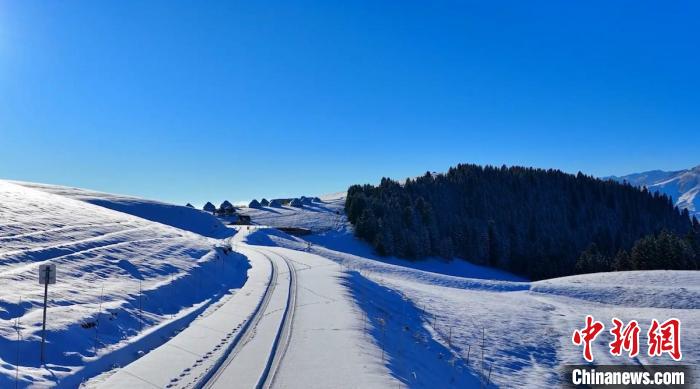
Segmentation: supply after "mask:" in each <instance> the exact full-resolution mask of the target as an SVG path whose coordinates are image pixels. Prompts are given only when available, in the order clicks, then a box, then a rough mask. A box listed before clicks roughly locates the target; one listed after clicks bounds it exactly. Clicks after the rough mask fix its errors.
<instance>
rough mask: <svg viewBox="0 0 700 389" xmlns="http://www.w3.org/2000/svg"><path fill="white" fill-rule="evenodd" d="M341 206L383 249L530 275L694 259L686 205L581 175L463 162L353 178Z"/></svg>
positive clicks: (699, 231) (695, 228)
mask: <svg viewBox="0 0 700 389" xmlns="http://www.w3.org/2000/svg"><path fill="white" fill-rule="evenodd" d="M345 211H346V213H347V215H348V219H349V220H350V222H351V223H352V224H353V225H354V227H355V234H356V235H357V236H358V237H359V238H361V239H363V240H365V241H367V242H368V243H370V244H371V245H372V246H373V247H374V249H375V250H376V251H377V253H379V254H380V255H385V256H398V257H402V258H408V259H419V258H424V257H427V256H441V257H445V258H453V257H460V258H464V259H467V260H469V261H471V262H474V263H477V264H485V265H489V266H495V267H499V268H502V269H505V270H508V271H511V272H514V273H517V274H521V275H525V276H527V277H529V278H531V279H542V278H549V277H557V276H563V275H571V274H578V273H584V272H593V271H609V270H631V269H696V268H698V263H699V262H700V259H699V258H700V244H699V242H700V224H699V223H698V220H697V219H696V218H692V219H691V218H690V216H689V214H688V211H687V210H679V209H678V208H676V207H674V205H673V203H672V200H671V198H669V197H668V196H666V195H663V194H659V193H656V192H655V193H651V192H649V191H648V190H647V189H645V188H644V189H639V188H636V187H633V186H632V185H630V184H628V183H617V182H614V181H612V180H601V179H598V178H595V177H592V176H588V175H584V174H582V173H578V174H576V175H572V174H567V173H564V172H561V171H559V170H553V169H549V170H544V169H535V168H527V167H518V166H514V167H506V166H502V167H493V166H478V165H473V164H460V165H458V166H456V167H453V168H450V169H449V170H448V172H447V173H444V174H431V173H429V172H428V173H426V174H425V175H423V176H421V177H417V178H414V179H407V180H406V181H405V182H403V183H399V182H397V181H394V180H391V179H389V178H383V179H382V180H381V182H380V184H379V185H377V186H374V185H353V186H351V187H350V188H349V189H348V195H347V199H346V203H345Z"/></svg>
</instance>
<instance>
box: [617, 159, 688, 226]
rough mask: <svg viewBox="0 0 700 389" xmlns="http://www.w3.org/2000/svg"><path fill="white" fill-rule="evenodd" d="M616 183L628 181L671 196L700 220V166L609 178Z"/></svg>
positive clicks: (676, 202)
mask: <svg viewBox="0 0 700 389" xmlns="http://www.w3.org/2000/svg"><path fill="white" fill-rule="evenodd" d="M607 178H610V179H613V180H615V181H619V182H623V181H627V182H629V183H630V184H632V185H635V186H639V187H646V188H647V189H649V190H650V191H651V192H656V191H658V192H661V193H665V194H666V195H668V196H671V198H672V199H673V202H674V203H675V204H676V205H677V206H678V208H681V209H688V212H690V214H691V215H695V216H697V217H698V218H700V165H698V166H696V167H694V168H691V169H686V170H679V171H675V172H665V171H662V170H652V171H648V172H643V173H634V174H629V175H626V176H622V177H617V176H612V177H607Z"/></svg>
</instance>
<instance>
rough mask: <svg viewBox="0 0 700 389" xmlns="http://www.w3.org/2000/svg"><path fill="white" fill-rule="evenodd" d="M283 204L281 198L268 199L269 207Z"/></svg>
mask: <svg viewBox="0 0 700 389" xmlns="http://www.w3.org/2000/svg"><path fill="white" fill-rule="evenodd" d="M283 204H284V201H283V200H282V199H272V200H270V206H271V207H277V208H279V207H281V206H282V205H283Z"/></svg>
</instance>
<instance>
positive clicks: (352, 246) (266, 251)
mask: <svg viewBox="0 0 700 389" xmlns="http://www.w3.org/2000/svg"><path fill="white" fill-rule="evenodd" d="M343 203H344V197H343V194H336V195H333V196H327V197H325V198H323V202H322V203H316V204H313V205H311V206H308V205H305V206H304V207H303V208H301V209H300V208H293V207H278V208H269V207H268V208H263V209H246V210H245V211H244V212H245V213H246V214H248V215H250V216H251V217H252V220H253V223H255V224H256V225H255V226H250V227H246V226H240V227H236V230H234V229H233V228H231V227H226V226H223V225H221V224H220V223H218V220H216V219H214V218H212V217H211V216H210V215H208V214H205V213H202V212H200V211H196V210H191V209H189V208H187V209H185V210H182V209H180V208H184V207H178V206H172V205H168V204H163V203H158V202H152V201H147V200H139V199H135V198H131V197H125V196H114V195H109V194H100V193H96V192H90V191H85V190H80V189H72V188H63V187H55V186H46V185H37V184H27V183H22V185H18V184H16V183H10V182H4V181H0V216H1V217H2V219H0V220H2V223H1V224H0V282H2V285H3V288H2V289H0V387H8V386H10V387H11V386H14V384H15V377H17V378H18V380H19V386H20V387H25V386H39V387H41V386H52V385H58V386H61V387H75V386H77V385H79V384H80V383H81V382H82V383H83V386H85V387H90V388H92V387H98V388H100V387H133V388H140V387H160V388H189V387H227V388H228V387H255V386H260V387H283V388H329V387H332V388H336V387H337V388H344V387H378V388H380V387H381V388H384V387H412V388H436V387H439V388H443V387H444V388H448V387H455V388H464V387H481V386H488V387H550V386H558V385H559V384H560V383H561V376H560V368H561V366H562V365H566V364H579V363H582V362H583V359H582V356H581V349H580V348H579V347H576V346H574V345H573V344H572V343H571V334H572V332H573V330H574V329H578V328H581V327H582V325H583V320H584V318H585V316H586V315H587V314H591V315H593V316H594V317H595V318H596V319H597V320H600V321H602V322H604V323H605V325H606V326H607V328H606V333H604V334H603V335H601V336H599V337H598V339H597V341H596V344H595V345H594V355H595V358H596V363H597V364H606V363H645V364H646V363H652V362H653V363H662V364H671V363H675V362H673V361H672V360H671V359H670V358H669V357H666V356H664V357H662V358H658V359H654V360H651V359H649V358H648V357H646V356H643V355H640V356H639V357H637V358H635V359H626V358H620V359H617V358H612V357H611V356H610V354H609V353H608V352H607V343H608V342H610V341H611V337H610V334H609V333H607V329H609V328H610V327H611V323H610V320H611V318H612V317H619V318H621V319H623V320H625V321H627V320H632V319H635V320H637V321H639V323H640V324H641V326H642V329H643V331H646V329H647V328H648V324H649V322H650V320H651V319H652V318H656V319H660V320H665V319H668V318H671V317H676V318H679V319H681V320H682V323H683V327H682V328H683V330H682V331H683V332H682V340H683V343H682V349H683V353H684V359H683V361H682V363H684V364H694V365H697V364H698V363H700V360H699V359H700V326H699V325H700V313H699V312H700V310H699V309H698V308H700V298H699V297H700V272H691V271H654V272H621V273H601V274H592V275H582V276H574V277H565V278H559V279H552V280H545V281H539V282H529V281H527V280H524V279H522V278H520V277H517V276H514V275H512V274H508V273H506V272H502V271H499V270H495V269H491V268H487V267H482V266H476V265H472V264H469V263H468V262H466V261H460V260H455V261H444V260H442V259H437V258H435V259H429V260H426V261H419V262H411V261H405V260H401V259H396V258H380V257H377V256H376V255H375V254H374V253H373V252H372V250H371V248H369V247H368V246H367V245H366V244H364V243H362V242H360V241H358V240H357V239H355V238H354V237H353V236H352V228H351V226H349V225H348V223H347V220H346V219H345V217H344V216H343V212H342V209H343ZM97 204H99V205H100V206H98V205H97ZM273 227H302V228H307V229H310V230H312V231H313V233H312V234H311V235H306V236H304V237H294V236H291V235H288V234H286V233H284V232H281V231H280V230H278V229H276V228H273ZM193 231H194V232H193ZM234 233H235V234H234ZM229 248H231V249H233V252H230V251H229ZM49 260H50V261H52V262H54V263H57V264H58V268H59V277H58V279H59V281H58V284H56V285H52V286H51V288H50V291H51V298H50V304H49V305H50V309H49V317H50V319H51V320H50V321H49V335H48V341H49V343H48V350H49V353H48V364H47V365H45V366H43V367H42V366H41V365H40V363H39V360H38V339H39V338H38V336H39V335H40V332H39V331H40V325H41V316H40V315H41V309H40V307H41V304H40V303H41V297H42V289H41V288H40V286H39V285H38V283H37V280H36V277H37V275H36V270H37V267H38V265H39V264H41V263H45V262H46V261H49ZM139 290H142V292H139ZM20 297H21V301H20ZM141 306H142V307H143V313H141V310H140V309H139V307H141ZM95 323H99V324H98V325H95ZM17 329H19V333H18V331H17ZM641 341H642V344H641V346H642V350H644V349H645V347H646V343H645V338H644V336H642V337H641ZM17 367H19V370H17ZM696 373H697V370H696ZM696 378H700V377H696Z"/></svg>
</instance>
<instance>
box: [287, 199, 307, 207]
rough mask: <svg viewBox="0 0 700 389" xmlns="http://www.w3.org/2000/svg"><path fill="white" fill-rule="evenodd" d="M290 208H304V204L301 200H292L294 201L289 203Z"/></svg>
mask: <svg viewBox="0 0 700 389" xmlns="http://www.w3.org/2000/svg"><path fill="white" fill-rule="evenodd" d="M289 206H290V207H295V208H302V207H303V206H304V204H303V203H302V202H301V200H299V199H292V201H290V202H289Z"/></svg>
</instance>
